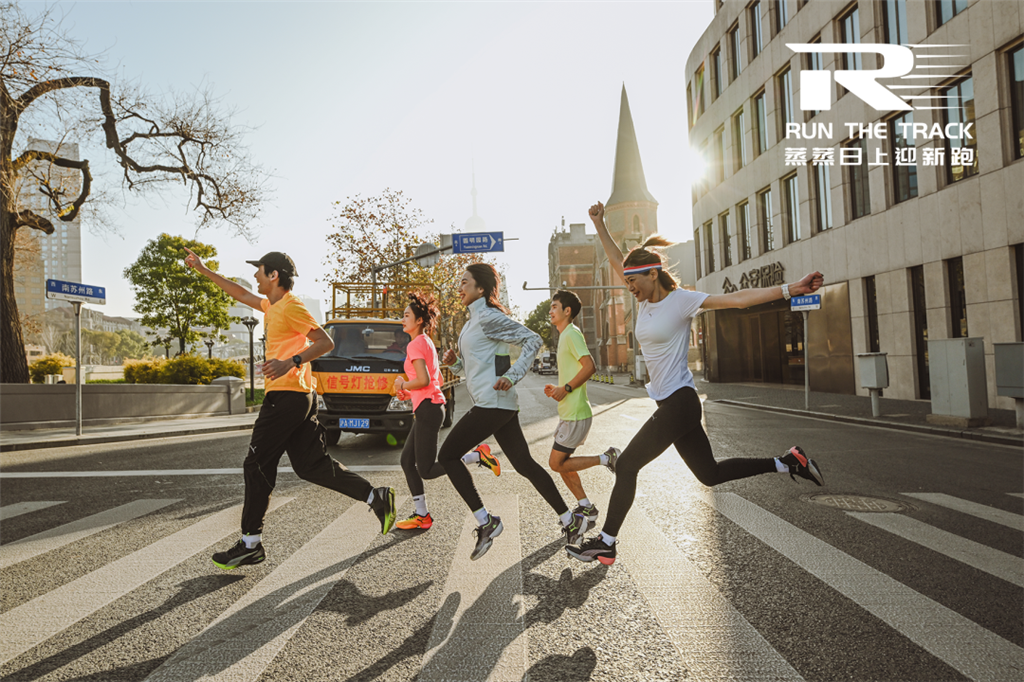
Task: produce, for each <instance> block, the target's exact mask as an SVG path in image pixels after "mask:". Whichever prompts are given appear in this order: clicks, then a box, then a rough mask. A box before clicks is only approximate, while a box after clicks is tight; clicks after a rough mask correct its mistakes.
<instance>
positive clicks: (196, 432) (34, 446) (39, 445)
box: [0, 424, 253, 452]
mask: <svg viewBox="0 0 1024 682" xmlns="http://www.w3.org/2000/svg"><path fill="white" fill-rule="evenodd" d="M252 427H253V425H252V424H238V425H234V426H210V427H206V428H196V429H183V430H180V431H167V432H163V431H162V432H151V433H132V434H122V435H109V436H82V437H80V438H78V437H74V436H72V437H70V438H62V439H61V440H42V441H34V442H27V443H4V444H2V445H0V452H18V451H21V450H42V449H44V448H64V447H70V446H72V445H101V444H103V443H123V442H126V441H133V440H153V439H155V438H177V437H179V436H200V435H206V434H211V433H227V432H230V431H251V430H252Z"/></svg>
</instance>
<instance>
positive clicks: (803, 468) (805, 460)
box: [779, 446, 825, 485]
mask: <svg viewBox="0 0 1024 682" xmlns="http://www.w3.org/2000/svg"><path fill="white" fill-rule="evenodd" d="M779 461H780V462H782V463H783V464H785V465H787V466H788V467H789V477H790V478H792V479H793V480H794V481H795V480H796V477H797V476H799V477H800V478H806V479H807V480H808V481H814V482H815V483H817V484H818V485H825V479H824V478H823V477H822V475H821V469H819V468H818V464H817V463H816V462H815V461H814V460H813V459H811V458H810V457H808V456H807V453H805V452H804V451H803V450H802V449H801V448H799V447H797V446H793V447H791V448H790V449H789V451H788V452H786V454H785V455H783V456H782V457H779Z"/></svg>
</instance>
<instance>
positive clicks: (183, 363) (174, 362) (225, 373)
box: [124, 355, 245, 385]
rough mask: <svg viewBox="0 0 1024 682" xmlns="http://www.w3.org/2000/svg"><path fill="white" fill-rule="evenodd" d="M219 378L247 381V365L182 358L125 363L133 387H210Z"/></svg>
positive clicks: (219, 360) (201, 358)
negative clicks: (207, 385)
mask: <svg viewBox="0 0 1024 682" xmlns="http://www.w3.org/2000/svg"><path fill="white" fill-rule="evenodd" d="M217 377H238V378H239V379H244V378H245V366H244V365H243V364H242V363H241V362H236V361H234V360H222V359H220V358H204V357H202V356H200V355H180V356H178V357H176V358H173V359H171V360H167V359H165V358H153V359H151V360H129V361H126V362H125V363H124V380H125V382H127V383H129V384H191V385H206V384H209V383H210V382H211V381H213V380H214V379H216V378H217Z"/></svg>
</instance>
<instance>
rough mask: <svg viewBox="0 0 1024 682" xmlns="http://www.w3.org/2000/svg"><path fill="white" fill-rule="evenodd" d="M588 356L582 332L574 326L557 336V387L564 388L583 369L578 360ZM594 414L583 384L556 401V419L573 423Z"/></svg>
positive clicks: (570, 325) (588, 351) (588, 352)
mask: <svg viewBox="0 0 1024 682" xmlns="http://www.w3.org/2000/svg"><path fill="white" fill-rule="evenodd" d="M586 355H590V350H589V349H588V348H587V340H586V339H585V338H584V337H583V332H581V331H580V329H579V327H577V326H576V325H574V324H571V323H570V324H569V326H568V327H566V328H565V331H563V332H562V333H561V334H559V335H558V385H559V386H563V387H564V386H565V385H566V384H567V383H569V382H570V381H571V380H572V379H573V377H575V376H576V375H577V374H579V372H580V369H582V368H583V363H581V362H580V358H582V357H584V356H586ZM592 416H594V413H593V412H592V411H591V409H590V401H589V400H587V385H586V384H583V385H582V386H580V387H579V388H577V389H575V390H573V392H572V393H570V394H569V395H567V396H565V397H564V398H562V399H561V400H560V401H558V417H559V418H560V419H561V420H562V421H567V422H575V421H579V420H581V419H590V418H591V417H592Z"/></svg>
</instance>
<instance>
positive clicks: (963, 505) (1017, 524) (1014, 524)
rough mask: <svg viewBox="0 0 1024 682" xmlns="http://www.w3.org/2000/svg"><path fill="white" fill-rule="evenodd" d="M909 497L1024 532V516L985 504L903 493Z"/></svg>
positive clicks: (937, 494) (931, 495)
mask: <svg viewBox="0 0 1024 682" xmlns="http://www.w3.org/2000/svg"><path fill="white" fill-rule="evenodd" d="M903 494H904V495H906V496H907V497H913V498H914V499H915V500H921V501H923V502H930V503H931V504H935V505H938V506H940V507H946V508H947V509H952V510H954V511H958V512H963V513H964V514H970V515H971V516H976V517H978V518H979V519H985V520H986V521H991V522H992V523H998V524H1000V525H1002V526H1006V527H1007V528H1013V529H1014V530H1016V531H1020V532H1024V516H1021V515H1020V514H1013V513H1011V512H1008V511H1003V510H1002V509H996V508H995V507H989V506H986V505H984V504H978V503H977V502H971V501H970V500H962V499H960V498H959V497H953V496H952V495H946V494H945V493H903Z"/></svg>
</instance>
